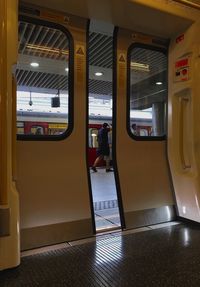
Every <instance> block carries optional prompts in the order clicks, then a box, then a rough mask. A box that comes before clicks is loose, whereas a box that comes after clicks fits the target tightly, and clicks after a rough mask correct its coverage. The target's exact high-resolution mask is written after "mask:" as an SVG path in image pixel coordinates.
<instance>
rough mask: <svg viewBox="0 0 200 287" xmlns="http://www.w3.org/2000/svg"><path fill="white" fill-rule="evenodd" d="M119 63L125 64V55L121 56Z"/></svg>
mask: <svg viewBox="0 0 200 287" xmlns="http://www.w3.org/2000/svg"><path fill="white" fill-rule="evenodd" d="M119 62H122V63H125V62H126V59H125V55H124V54H120V55H119Z"/></svg>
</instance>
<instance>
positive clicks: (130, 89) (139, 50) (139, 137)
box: [114, 29, 174, 228]
mask: <svg viewBox="0 0 200 287" xmlns="http://www.w3.org/2000/svg"><path fill="white" fill-rule="evenodd" d="M115 37H116V42H117V46H116V49H117V50H116V74H115V79H116V83H117V84H116V95H115V101H116V102H115V106H114V107H115V109H116V158H117V166H118V177H119V183H120V189H121V196H122V202H123V208H124V218H125V226H126V228H132V227H138V226H144V225H149V224H155V223H160V222H165V221H170V220H172V219H173V218H174V206H173V205H174V201H173V196H172V188H171V185H170V176H169V171H168V163H167V158H166V110H167V105H166V102H167V41H165V40H163V39H157V38H155V37H151V36H147V35H144V34H139V33H136V32H132V31H128V30H125V29H116V31H115Z"/></svg>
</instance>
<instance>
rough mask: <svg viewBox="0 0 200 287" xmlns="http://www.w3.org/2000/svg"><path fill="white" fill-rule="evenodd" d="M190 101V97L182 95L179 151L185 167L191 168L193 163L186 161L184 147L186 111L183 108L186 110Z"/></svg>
mask: <svg viewBox="0 0 200 287" xmlns="http://www.w3.org/2000/svg"><path fill="white" fill-rule="evenodd" d="M188 102H189V99H188V98H184V97H180V114H179V116H180V117H179V125H180V126H179V153H180V160H181V164H182V167H183V169H188V168H191V165H190V164H187V163H186V160H185V155H184V150H183V147H184V136H183V134H184V124H183V122H184V113H183V110H184V106H185V105H187V104H188Z"/></svg>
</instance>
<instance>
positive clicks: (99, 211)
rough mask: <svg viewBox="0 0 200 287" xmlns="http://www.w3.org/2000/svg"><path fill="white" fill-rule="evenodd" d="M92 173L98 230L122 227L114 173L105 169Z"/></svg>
mask: <svg viewBox="0 0 200 287" xmlns="http://www.w3.org/2000/svg"><path fill="white" fill-rule="evenodd" d="M97 170H98V172H92V171H91V184H92V195H93V205H94V213H95V224H96V230H97V231H100V230H104V229H112V228H117V227H120V226H121V223H120V217H119V209H118V201H117V191H116V186H115V178H114V173H113V172H109V173H107V172H106V171H105V169H104V168H98V169H97Z"/></svg>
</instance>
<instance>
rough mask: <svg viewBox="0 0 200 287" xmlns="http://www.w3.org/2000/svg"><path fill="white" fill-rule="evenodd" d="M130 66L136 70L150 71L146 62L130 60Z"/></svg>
mask: <svg viewBox="0 0 200 287" xmlns="http://www.w3.org/2000/svg"><path fill="white" fill-rule="evenodd" d="M131 68H132V69H134V70H138V71H145V72H149V71H150V69H149V65H148V64H142V63H137V62H131Z"/></svg>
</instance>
